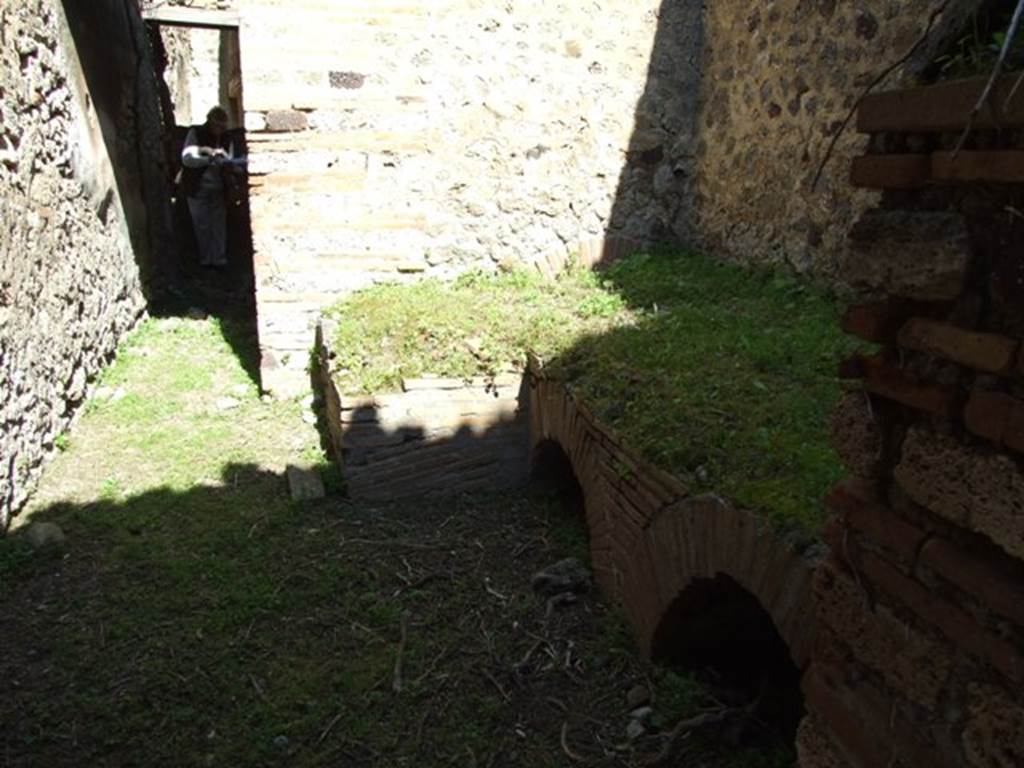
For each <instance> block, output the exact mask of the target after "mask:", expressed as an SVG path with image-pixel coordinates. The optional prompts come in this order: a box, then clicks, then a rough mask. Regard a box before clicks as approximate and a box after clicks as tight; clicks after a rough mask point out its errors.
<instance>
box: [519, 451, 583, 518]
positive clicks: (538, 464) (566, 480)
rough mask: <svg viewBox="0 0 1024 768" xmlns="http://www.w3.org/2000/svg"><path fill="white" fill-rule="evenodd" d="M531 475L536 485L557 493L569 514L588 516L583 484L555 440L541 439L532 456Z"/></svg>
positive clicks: (543, 489)
mask: <svg viewBox="0 0 1024 768" xmlns="http://www.w3.org/2000/svg"><path fill="white" fill-rule="evenodd" d="M530 479H531V481H532V482H533V485H534V487H536V488H538V489H540V490H542V491H546V492H548V493H552V494H555V495H557V496H558V498H559V502H560V503H561V506H562V509H563V510H565V512H566V513H567V514H571V515H573V516H579V517H580V518H582V519H586V514H585V507H584V503H583V488H582V487H581V486H580V483H579V480H577V479H576V473H575V472H574V471H573V468H572V462H571V461H569V457H568V455H566V453H565V451H564V450H562V446H561V445H559V444H558V442H557V441H556V440H551V439H547V440H541V441H540V442H539V443H538V444H537V445H536V447H535V448H534V449H533V453H532V455H531V456H530Z"/></svg>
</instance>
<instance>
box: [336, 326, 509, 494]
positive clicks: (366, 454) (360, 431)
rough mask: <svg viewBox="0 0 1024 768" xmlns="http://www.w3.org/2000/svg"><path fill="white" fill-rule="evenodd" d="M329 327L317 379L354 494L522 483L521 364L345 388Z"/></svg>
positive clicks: (349, 490)
mask: <svg viewBox="0 0 1024 768" xmlns="http://www.w3.org/2000/svg"><path fill="white" fill-rule="evenodd" d="M330 338H331V330H330V324H329V323H327V322H326V321H325V322H324V323H322V324H321V325H319V326H318V327H317V359H318V360H319V362H320V365H319V366H318V369H317V379H318V382H317V383H318V386H319V389H320V392H321V394H322V397H323V399H324V417H325V420H326V429H327V433H328V434H329V435H330V439H331V444H332V448H333V453H334V458H335V460H336V461H337V462H338V463H339V464H340V465H341V467H342V468H343V471H344V475H345V487H346V491H347V494H348V496H349V497H350V498H353V499H368V500H394V499H401V498H409V497H417V498H419V497H422V496H423V495H425V494H428V493H444V494H456V493H462V492H470V491H494V490H501V489H508V488H518V487H520V486H522V485H524V484H525V482H526V479H527V472H528V468H529V462H528V453H529V434H528V430H529V423H528V420H527V410H528V407H529V399H528V397H527V394H526V391H525V382H524V378H523V375H522V374H521V373H505V374H499V375H496V376H493V377H488V378H483V377H478V378H475V379H471V380H469V381H464V380H462V379H449V378H441V377H423V378H419V379H405V380H403V381H402V391H400V392H389V393H378V394H373V395H350V394H348V393H345V392H343V391H341V390H340V389H339V388H338V386H337V383H336V382H335V380H334V378H333V377H332V375H331V359H332V355H331V349H330Z"/></svg>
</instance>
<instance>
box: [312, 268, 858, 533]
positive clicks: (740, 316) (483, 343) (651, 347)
mask: <svg viewBox="0 0 1024 768" xmlns="http://www.w3.org/2000/svg"><path fill="white" fill-rule="evenodd" d="M331 315H332V316H333V317H334V318H335V319H337V320H338V325H337V331H336V335H335V337H334V339H333V343H334V349H335V351H336V353H337V355H338V357H337V362H336V371H337V376H338V378H339V381H340V385H341V387H342V389H343V390H344V391H350V392H353V393H355V392H362V393H369V392H380V391H388V390H393V389H397V388H398V387H399V386H400V384H401V378H402V377H415V376H421V375H423V374H435V375H441V376H455V377H470V376H473V375H479V374H484V373H488V372H492V371H494V370H500V369H503V368H508V367H510V366H512V367H515V366H518V365H521V364H522V360H523V358H524V356H525V353H526V351H527V350H530V351H533V352H535V353H536V354H538V355H539V356H540V357H541V358H542V359H543V360H546V361H549V366H548V368H549V371H550V372H551V373H553V374H554V375H557V376H559V377H562V378H564V379H565V380H566V381H567V382H569V383H570V384H571V385H572V386H573V387H574V389H575V391H576V392H577V393H578V394H579V395H580V396H581V397H582V399H583V401H584V402H586V403H587V405H588V406H589V407H591V408H592V409H593V410H594V411H595V413H596V414H597V415H598V416H599V417H600V418H601V419H602V420H603V421H604V422H605V423H606V424H608V425H609V426H611V427H612V428H613V429H614V430H615V431H616V432H617V433H618V434H619V435H620V436H621V437H622V438H623V439H624V440H625V442H626V443H627V444H629V445H630V446H632V447H633V448H634V449H636V450H637V451H639V452H640V453H641V454H642V455H644V456H645V457H647V458H648V459H650V460H651V461H653V462H654V463H655V464H657V465H659V466H661V467H663V468H664V469H666V470H668V471H670V472H672V473H673V474H676V475H677V476H679V477H680V478H681V479H683V480H684V481H685V482H686V483H687V484H688V485H689V486H690V487H691V488H692V489H693V491H694V492H702V491H711V490H713V491H716V492H719V493H722V494H724V495H726V496H727V497H729V498H731V499H732V500H733V501H734V502H736V503H738V504H740V505H742V506H744V507H746V508H749V509H753V510H756V511H759V512H761V513H763V514H765V515H767V516H768V517H770V518H771V519H772V520H774V521H775V522H776V523H778V524H780V525H783V526H795V527H796V528H799V529H801V530H804V531H812V530H814V529H816V527H817V526H818V524H819V523H820V521H821V520H822V519H823V514H824V510H823V506H822V499H823V498H824V496H825V493H826V491H827V489H828V488H829V486H830V485H832V484H833V483H834V482H835V481H836V480H838V478H839V477H840V476H841V469H840V466H839V463H838V461H837V459H836V457H835V455H834V453H833V451H832V449H831V447H830V446H829V444H828V439H827V437H828V435H827V432H828V429H827V424H828V419H829V416H830V414H831V412H832V410H833V408H834V406H835V403H836V400H837V398H838V396H839V394H840V386H839V382H838V381H837V380H836V378H835V374H834V371H835V364H836V362H837V360H838V359H839V358H840V357H841V356H843V355H845V354H847V353H848V352H849V351H850V350H851V349H852V343H851V342H850V341H849V340H848V339H847V338H846V337H845V336H844V335H843V334H842V333H841V332H840V329H839V323H838V317H837V313H836V305H835V302H834V300H833V299H831V298H830V297H828V296H827V295H825V294H824V293H823V292H821V291H819V290H816V289H815V288H814V287H812V286H810V285H808V284H806V283H802V282H799V281H797V280H795V279H793V278H791V277H788V276H784V275H780V274H778V273H773V272H750V271H747V270H744V269H741V268H738V267H735V266H730V265H725V264H720V263H717V262H715V261H713V260H712V259H709V258H706V257H702V256H699V255H695V254H679V253H670V252H663V253H655V254H644V255H639V256H635V257H633V258H630V259H627V260H624V261H622V262H620V263H619V264H617V265H615V266H613V267H612V268H610V269H609V270H607V271H605V272H602V273H600V274H594V273H591V272H589V271H587V270H573V271H571V272H570V273H568V274H567V275H565V276H563V277H562V278H561V279H559V280H558V281H556V282H554V283H550V282H544V281H542V280H541V279H540V278H535V277H532V276H529V275H526V274H523V273H515V274H511V275H500V276H484V275H480V274H473V275H469V276H467V277H464V278H462V279H460V280H458V281H456V282H455V283H454V284H449V283H444V282H442V281H439V280H427V281H423V282H420V283H417V284H414V285H406V286H399V285H384V286H379V287H376V288H373V289H370V290H368V291H365V292H362V293H359V294H356V295H354V296H352V297H351V298H349V299H347V300H346V301H345V302H343V303H342V304H340V305H338V306H337V307H335V308H334V309H333V310H332V312H331Z"/></svg>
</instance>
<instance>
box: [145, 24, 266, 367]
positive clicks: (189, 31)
mask: <svg viewBox="0 0 1024 768" xmlns="http://www.w3.org/2000/svg"><path fill="white" fill-rule="evenodd" d="M144 18H145V19H146V21H147V22H148V30H149V38H150V44H151V47H152V49H153V51H154V61H155V66H156V70H157V71H156V75H157V81H158V84H159V88H160V100H161V112H162V115H163V125H164V135H163V151H164V153H165V156H166V160H167V163H166V165H167V168H168V173H169V176H170V178H169V182H170V184H171V189H172V200H171V203H172V209H173V216H174V233H175V250H176V252H177V255H178V256H177V269H176V281H175V282H176V283H177V285H176V288H177V291H176V294H175V298H174V303H175V304H177V305H178V306H175V307H171V308H169V310H170V312H172V313H177V312H181V311H184V312H189V313H193V314H194V313H196V312H201V313H204V314H208V315H211V316H214V317H217V318H219V319H220V320H221V327H222V329H223V332H224V336H225V338H226V339H227V341H228V342H229V343H230V344H231V346H232V348H233V349H234V350H235V352H236V354H237V355H238V357H239V359H240V360H241V361H242V363H243V365H244V366H245V369H246V371H247V372H248V373H249V375H250V376H251V378H252V379H253V381H255V382H256V383H259V343H258V339H257V328H256V302H255V279H254V272H253V246H252V228H251V223H250V212H249V185H248V176H247V173H246V160H247V158H248V146H247V142H246V136H245V108H244V102H243V87H242V84H243V79H242V65H241V45H240V38H239V27H238V23H237V20H236V19H232V18H231V17H230V16H227V17H226V16H225V14H223V13H220V12H215V11H204V10H202V9H192V8H185V7H182V6H160V7H157V8H155V9H153V10H150V11H144ZM217 108H219V109H222V110H223V111H224V112H226V114H227V130H226V132H225V134H224V143H225V145H226V148H227V151H228V153H229V155H230V158H231V161H230V163H228V164H226V167H225V168H224V169H223V172H222V173H221V176H222V177H223V184H224V194H223V198H224V203H225V207H226V263H224V264H223V265H222V266H211V265H209V264H206V263H204V261H209V259H203V258H201V247H202V246H201V244H200V242H199V238H200V237H202V235H197V227H196V226H195V224H194V221H193V215H194V211H190V206H189V194H190V193H189V189H190V185H188V184H187V178H188V172H187V170H186V169H185V168H184V167H183V163H182V150H183V149H184V147H185V144H186V138H187V137H188V136H189V132H190V131H198V130H199V129H200V128H201V127H202V126H203V125H204V124H206V122H207V118H208V115H209V114H210V112H211V110H214V109H217ZM191 189H192V190H193V191H192V194H193V195H194V194H195V191H194V186H193V187H191ZM194 202H195V201H194V200H193V203H194ZM200 231H201V230H200ZM207 255H208V254H207Z"/></svg>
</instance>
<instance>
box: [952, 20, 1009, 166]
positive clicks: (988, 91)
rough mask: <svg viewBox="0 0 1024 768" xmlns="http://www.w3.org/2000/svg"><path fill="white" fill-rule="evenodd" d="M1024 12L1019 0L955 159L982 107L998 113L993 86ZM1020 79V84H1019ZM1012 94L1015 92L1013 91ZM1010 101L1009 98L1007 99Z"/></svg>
mask: <svg viewBox="0 0 1024 768" xmlns="http://www.w3.org/2000/svg"><path fill="white" fill-rule="evenodd" d="M1022 13H1024V0H1017V8H1016V9H1015V10H1014V12H1013V18H1012V19H1011V20H1010V28H1009V29H1008V30H1006V39H1004V40H1003V47H1002V48H1001V49H1000V50H999V58H998V59H996V63H995V66H993V67H992V73H991V74H990V75H989V78H988V82H987V83H985V90H983V91H982V92H981V96H979V97H978V102H977V103H976V104H975V105H974V109H972V110H971V114H970V115H968V116H967V125H965V126H964V132H963V133H961V134H960V140H959V141H957V143H956V147H954V148H953V158H954V159H955V158H956V156H957V154H958V153H959V152H960V150H961V149H963V148H964V143H965V142H966V141H967V137H968V136H969V135H970V133H971V129H972V128H974V121H975V120H977V119H978V115H980V114H981V109H982V107H984V106H985V105H986V104H988V105H989V107H991V108H992V114H993V115H998V113H999V110H997V109H996V108H995V107H994V106H993V105H992V103H991V98H992V88H994V87H995V84H996V80H998V79H999V75H1000V74H1001V73H1002V71H1003V65H1004V64H1006V55H1007V54H1008V53H1009V52H1010V46H1011V45H1012V44H1013V38H1014V37H1016V36H1017V29H1018V28H1019V27H1020V19H1021V15H1022ZM1019 82H1020V81H1019V80H1018V84H1019ZM1013 90H1014V91H1016V90H1017V86H1016V85H1014V87H1013ZM1010 95H1011V96H1012V95H1013V93H1012V92H1011V94H1010ZM1007 101H1009V99H1007Z"/></svg>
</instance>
